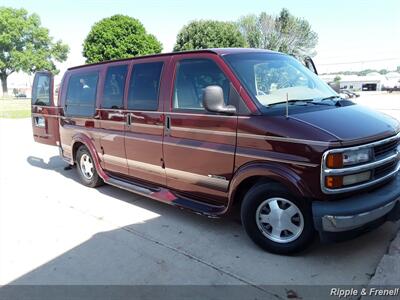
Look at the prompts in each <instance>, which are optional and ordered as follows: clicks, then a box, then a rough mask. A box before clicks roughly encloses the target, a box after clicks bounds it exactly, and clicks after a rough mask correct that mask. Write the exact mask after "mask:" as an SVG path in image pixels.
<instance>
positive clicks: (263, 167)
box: [228, 162, 311, 206]
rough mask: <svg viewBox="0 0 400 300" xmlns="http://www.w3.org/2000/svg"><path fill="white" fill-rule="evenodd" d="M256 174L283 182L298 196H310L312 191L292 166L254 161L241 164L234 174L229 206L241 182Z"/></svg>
mask: <svg viewBox="0 0 400 300" xmlns="http://www.w3.org/2000/svg"><path fill="white" fill-rule="evenodd" d="M255 176H262V177H265V178H268V179H271V180H273V181H276V182H279V183H281V184H282V185H283V186H285V187H287V188H288V189H289V190H290V192H291V193H292V194H293V195H295V196H296V197H302V198H304V197H310V195H311V192H310V190H309V188H308V186H307V184H306V183H305V182H304V180H303V179H302V178H301V177H300V176H299V175H298V174H297V173H296V172H295V171H293V170H292V169H291V168H289V167H288V166H285V165H282V164H276V163H273V162H254V163H248V164H245V165H243V166H241V167H240V168H239V169H238V170H237V171H236V172H235V174H234V176H233V178H232V181H231V183H230V185H229V192H228V197H229V206H230V205H231V204H232V203H233V199H234V198H235V195H236V192H237V188H238V187H239V186H240V184H241V183H242V182H243V181H244V180H246V179H248V178H250V177H255Z"/></svg>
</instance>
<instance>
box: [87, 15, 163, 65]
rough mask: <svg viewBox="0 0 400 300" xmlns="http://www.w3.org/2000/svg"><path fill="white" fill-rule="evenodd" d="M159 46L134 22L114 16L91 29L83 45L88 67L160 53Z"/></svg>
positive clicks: (128, 18)
mask: <svg viewBox="0 0 400 300" xmlns="http://www.w3.org/2000/svg"><path fill="white" fill-rule="evenodd" d="M161 50H162V45H161V43H160V42H159V41H158V40H157V39H156V37H155V36H154V35H152V34H149V33H147V32H146V29H145V28H144V26H143V24H142V23H141V22H140V21H139V20H137V19H134V18H131V17H129V16H124V15H114V16H112V17H110V18H104V19H102V20H100V21H99V22H97V23H95V24H94V25H93V26H92V29H91V30H90V32H89V34H88V36H87V37H86V39H85V41H84V43H83V56H84V57H85V58H86V62H87V63H94V62H99V61H104V60H111V59H120V58H129V57H134V56H138V55H146V54H155V53H160V52H161Z"/></svg>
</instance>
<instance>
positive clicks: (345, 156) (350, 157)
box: [326, 148, 372, 169]
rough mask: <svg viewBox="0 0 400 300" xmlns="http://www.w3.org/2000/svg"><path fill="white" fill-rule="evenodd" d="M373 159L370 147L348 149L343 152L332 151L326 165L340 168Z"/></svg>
mask: <svg viewBox="0 0 400 300" xmlns="http://www.w3.org/2000/svg"><path fill="white" fill-rule="evenodd" d="M371 159H372V150H371V149H370V148H366V149H361V150H353V151H346V152H342V153H330V154H328V156H327V157H326V166H327V167H328V168H331V169H338V168H342V167H345V166H352V165H358V164H361V163H364V162H368V161H370V160H371Z"/></svg>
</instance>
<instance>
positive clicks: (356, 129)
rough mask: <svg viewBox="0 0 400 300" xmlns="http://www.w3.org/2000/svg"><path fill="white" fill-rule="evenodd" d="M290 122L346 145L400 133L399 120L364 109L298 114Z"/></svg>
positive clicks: (342, 108) (354, 108)
mask: <svg viewBox="0 0 400 300" xmlns="http://www.w3.org/2000/svg"><path fill="white" fill-rule="evenodd" d="M290 118H292V119H295V120H297V121H299V122H302V123H305V124H308V125H310V126H312V127H314V128H317V129H320V130H322V131H324V132H325V133H328V134H330V135H331V136H332V137H333V138H335V139H337V140H338V141H340V142H342V143H343V144H344V145H347V144H352V143H365V142H369V141H374V140H377V139H382V138H385V137H388V136H392V135H395V134H396V133H397V132H399V131H400V123H399V122H398V121H397V120H396V119H394V118H392V117H390V116H388V115H386V114H383V113H380V112H377V111H374V110H372V109H369V108H367V107H365V106H361V105H350V106H345V107H338V108H334V109H326V110H319V111H311V112H304V113H298V114H293V115H291V116H290Z"/></svg>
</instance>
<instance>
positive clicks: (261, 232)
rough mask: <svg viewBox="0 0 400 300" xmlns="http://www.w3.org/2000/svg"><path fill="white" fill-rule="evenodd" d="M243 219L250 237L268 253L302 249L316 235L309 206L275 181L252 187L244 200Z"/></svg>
mask: <svg viewBox="0 0 400 300" xmlns="http://www.w3.org/2000/svg"><path fill="white" fill-rule="evenodd" d="M241 218H242V223H243V225H244V228H245V230H246V232H247V234H248V235H249V236H250V238H251V239H252V240H253V241H254V242H255V243H256V244H257V245H259V246H261V247H262V248H263V249H265V250H267V251H269V252H273V253H278V254H290V253H295V252H299V251H301V250H304V249H305V248H306V247H307V246H308V245H310V243H311V241H312V239H313V237H314V228H313V224H312V214H311V208H310V206H309V205H308V204H307V203H306V202H303V201H301V200H299V199H297V198H296V197H293V196H292V195H291V194H290V193H288V191H287V190H286V189H284V188H283V187H282V186H281V185H279V184H276V183H264V184H260V185H256V186H254V187H253V188H251V189H250V190H249V192H248V193H247V194H246V195H245V197H244V199H243V202H242V207H241Z"/></svg>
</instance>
